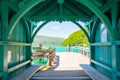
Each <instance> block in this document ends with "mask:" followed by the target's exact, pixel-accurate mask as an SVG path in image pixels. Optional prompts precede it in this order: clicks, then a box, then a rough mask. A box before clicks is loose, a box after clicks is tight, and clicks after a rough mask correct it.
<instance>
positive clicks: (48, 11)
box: [40, 3, 58, 15]
mask: <svg viewBox="0 0 120 80" xmlns="http://www.w3.org/2000/svg"><path fill="white" fill-rule="evenodd" d="M57 6H58V4H55V3H53V4H52V6H51V7H50V8H47V9H46V10H44V11H43V12H41V13H40V15H44V14H48V13H50V12H51V11H53V10H54V9H55V8H56V7H57Z"/></svg>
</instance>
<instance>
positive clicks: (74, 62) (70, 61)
mask: <svg viewBox="0 0 120 80" xmlns="http://www.w3.org/2000/svg"><path fill="white" fill-rule="evenodd" d="M80 64H89V58H88V57H86V56H84V55H81V54H79V53H72V52H71V53H57V54H56V59H55V62H54V65H53V66H52V67H51V68H49V69H48V70H45V71H44V70H42V71H39V72H38V73H36V74H35V75H34V76H33V77H32V78H31V80H91V79H90V78H89V76H88V74H87V73H85V72H84V71H83V69H82V68H81V67H80ZM63 78H64V79H63Z"/></svg>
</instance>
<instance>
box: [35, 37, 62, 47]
mask: <svg viewBox="0 0 120 80" xmlns="http://www.w3.org/2000/svg"><path fill="white" fill-rule="evenodd" d="M63 41H64V38H60V37H50V36H43V35H37V36H35V38H34V42H33V46H39V44H43V46H60V45H61V43H62V42H63Z"/></svg>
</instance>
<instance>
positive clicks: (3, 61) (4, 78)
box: [0, 1, 9, 80]
mask: <svg viewBox="0 0 120 80" xmlns="http://www.w3.org/2000/svg"><path fill="white" fill-rule="evenodd" d="M0 10H1V13H0V17H1V22H2V23H1V24H2V25H1V29H2V35H1V36H2V40H4V39H5V30H6V29H7V27H8V11H9V10H8V6H7V3H6V2H4V1H3V3H0ZM7 50H8V46H7V45H3V46H1V51H0V53H1V56H2V57H1V61H0V63H1V64H0V68H1V69H0V71H1V70H2V72H3V76H2V80H7V79H8V73H7V71H8V63H7V61H8V59H7Z"/></svg>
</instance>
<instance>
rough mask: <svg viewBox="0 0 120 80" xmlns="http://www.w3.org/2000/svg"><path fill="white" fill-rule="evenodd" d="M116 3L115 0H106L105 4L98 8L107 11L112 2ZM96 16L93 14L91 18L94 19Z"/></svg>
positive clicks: (103, 11)
mask: <svg viewBox="0 0 120 80" xmlns="http://www.w3.org/2000/svg"><path fill="white" fill-rule="evenodd" d="M115 3H116V1H115V0H108V1H107V3H106V4H105V5H103V7H101V8H100V11H101V12H102V13H105V12H106V11H108V10H109V9H110V8H111V7H112V6H113V5H114V4H115ZM110 4H111V5H110ZM96 18H97V16H96V15H93V16H92V18H91V19H93V20H94V19H96Z"/></svg>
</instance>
